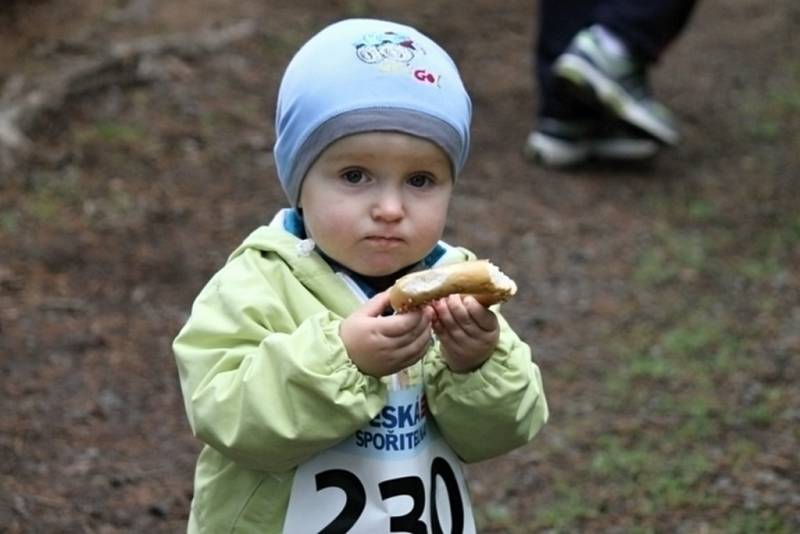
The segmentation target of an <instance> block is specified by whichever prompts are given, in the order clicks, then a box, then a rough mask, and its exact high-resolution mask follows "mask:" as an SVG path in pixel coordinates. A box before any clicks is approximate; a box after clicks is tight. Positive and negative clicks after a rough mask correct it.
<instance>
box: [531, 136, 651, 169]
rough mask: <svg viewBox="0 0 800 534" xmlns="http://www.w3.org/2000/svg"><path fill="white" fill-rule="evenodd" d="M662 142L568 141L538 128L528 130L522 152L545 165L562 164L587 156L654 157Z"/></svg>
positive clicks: (639, 140)
mask: <svg viewBox="0 0 800 534" xmlns="http://www.w3.org/2000/svg"><path fill="white" fill-rule="evenodd" d="M660 148H661V146H660V145H659V144H658V143H657V142H656V141H653V140H650V139H625V138H609V139H595V140H588V141H582V142H574V141H573V142H569V141H563V140H561V139H558V138H557V137H552V136H549V135H546V134H543V133H541V132H531V134H530V135H529V136H528V139H527V142H526V143H525V148H524V151H525V155H526V156H527V157H529V158H531V159H534V160H536V161H538V162H540V163H541V164H542V165H544V166H546V167H552V168H562V167H571V166H575V165H578V164H580V163H584V162H586V161H588V160H590V159H593V158H594V159H598V160H614V161H627V162H635V161H645V160H648V159H651V158H653V157H655V155H656V154H658V151H659V150H660Z"/></svg>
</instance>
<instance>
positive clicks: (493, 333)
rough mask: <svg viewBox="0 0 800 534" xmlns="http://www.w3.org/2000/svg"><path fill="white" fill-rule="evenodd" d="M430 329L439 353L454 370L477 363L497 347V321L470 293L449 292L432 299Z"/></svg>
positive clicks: (469, 368) (479, 363)
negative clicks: (434, 299)
mask: <svg viewBox="0 0 800 534" xmlns="http://www.w3.org/2000/svg"><path fill="white" fill-rule="evenodd" d="M431 307H432V308H433V310H434V311H435V312H436V316H435V318H434V321H433V331H434V332H436V336H437V337H438V338H439V342H440V343H441V344H442V357H443V358H444V360H445V362H447V366H448V367H449V368H450V369H451V370H452V371H453V372H455V373H467V372H469V371H473V370H475V369H477V368H478V367H480V366H481V365H482V364H483V362H485V361H486V360H488V359H489V356H491V355H492V352H494V349H495V347H497V341H498V340H499V339H500V325H499V323H498V321H497V316H495V314H494V312H492V311H491V310H489V309H488V308H485V307H484V306H483V305H481V303H479V302H478V301H477V300H475V298H474V297H471V296H462V295H450V296H449V297H446V298H443V299H441V300H438V301H436V302H434V303H433V304H432V305H431Z"/></svg>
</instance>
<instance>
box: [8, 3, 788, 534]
mask: <svg viewBox="0 0 800 534" xmlns="http://www.w3.org/2000/svg"><path fill="white" fill-rule="evenodd" d="M534 15H535V14H534V3H533V2H521V1H511V2H505V3H500V4H498V3H497V2H494V1H492V2H490V1H487V0H477V1H474V2H466V3H465V2H456V1H449V0H428V1H424V2H423V1H417V0H410V1H408V2H398V3H393V4H392V5H390V6H381V3H380V2H373V1H368V0H359V1H355V0H347V1H328V2H321V1H312V0H297V1H295V2H291V3H290V2H285V3H284V2H271V1H266V2H265V1H260V2H257V1H253V0H226V1H224V2H223V1H221V0H196V1H194V2H185V1H180V0H162V1H160V2H154V1H150V0H115V1H110V2H109V1H107V2H103V1H100V0H83V1H80V2H78V1H77V0H60V1H58V0H38V1H31V2H22V1H18V2H10V3H6V4H3V6H0V110H2V109H3V107H2V106H3V105H8V104H9V103H13V102H14V101H15V99H20V98H22V97H23V96H24V95H25V94H29V93H30V92H31V91H33V90H35V89H36V88H37V87H43V86H46V85H47V84H49V83H52V80H53V79H57V78H58V75H59V74H60V73H64V72H69V69H70V68H72V67H73V66H74V65H76V64H78V62H80V61H85V60H87V59H92V58H95V59H96V58H102V57H105V55H106V54H107V53H108V50H109V49H110V47H111V45H114V44H118V43H125V42H131V41H133V40H135V39H138V38H142V37H151V36H162V37H163V36H165V35H173V34H175V35H179V36H180V38H181V39H191V38H193V37H197V36H198V35H201V34H203V32H207V31H212V30H214V29H220V28H224V27H227V26H228V25H231V24H236V23H239V22H241V21H251V22H254V23H255V26H256V28H257V30H258V31H257V32H255V33H253V34H252V35H250V36H249V37H247V38H243V39H240V40H237V41H235V42H232V43H231V44H230V45H228V46H224V47H220V48H218V49H216V50H213V51H210V52H207V53H203V54H199V55H186V54H178V53H170V52H166V53H163V54H159V55H157V56H155V57H153V58H150V59H149V60H147V61H141V62H140V63H139V64H138V65H137V69H136V70H131V69H130V68H129V67H130V65H129V64H125V63H118V64H115V66H114V69H116V70H115V72H111V73H108V72H106V73H105V74H109V75H112V74H116V75H117V78H114V79H115V80H116V81H114V82H106V83H103V81H102V80H101V79H99V76H100V75H98V80H96V81H97V83H96V84H95V85H94V86H92V87H88V88H83V89H80V88H75V89H74V90H73V91H71V92H70V93H69V94H67V95H66V96H65V98H62V99H59V100H57V101H54V102H53V105H52V106H49V107H48V109H47V110H46V111H45V112H44V113H43V114H40V115H39V116H38V117H37V118H36V120H34V121H33V122H32V123H31V124H30V125H28V127H27V128H26V133H27V135H28V137H29V138H30V140H31V143H32V144H31V148H30V150H29V151H28V153H27V155H25V156H22V155H20V156H18V157H17V158H16V160H15V161H16V166H15V167H14V168H11V167H7V168H5V169H4V170H3V171H0V172H2V175H0V405H1V406H2V410H0V532H8V533H23V532H24V533H45V532H59V533H61V532H70V533H71V532H89V533H104V534H110V533H115V532H148V533H157V532H164V533H173V532H180V531H182V530H183V529H184V528H185V521H186V518H187V514H188V507H189V502H190V499H191V494H192V484H191V477H192V472H193V466H194V461H195V457H196V454H197V452H198V450H199V444H198V442H197V441H196V440H195V439H194V438H193V437H192V435H191V432H190V430H189V428H188V425H187V422H186V419H185V416H184V412H183V407H182V401H181V399H180V394H179V388H178V382H177V373H176V369H175V365H174V362H173V359H172V355H171V352H170V342H171V340H172V338H173V337H174V335H175V333H176V332H177V330H178V328H179V327H180V326H181V324H182V323H183V321H184V320H185V318H186V316H187V313H188V311H189V307H190V305H191V302H192V299H193V298H194V296H195V295H196V294H197V292H198V291H199V289H200V288H201V287H202V285H203V284H204V283H205V281H206V280H207V279H208V277H209V276H210V275H211V274H212V273H213V272H214V271H215V270H216V269H217V268H218V267H219V266H220V265H221V264H222V263H223V262H224V260H225V258H226V256H227V254H228V253H229V252H230V251H231V250H232V249H233V248H234V247H235V246H236V245H237V244H238V243H239V241H240V239H242V238H243V236H244V235H246V234H247V233H249V231H250V230H251V229H252V228H254V227H255V226H257V225H259V224H262V223H264V222H266V221H267V220H268V219H269V218H270V217H271V215H272V214H273V212H274V211H275V210H276V209H278V208H279V207H282V206H283V204H284V198H283V194H282V192H281V190H280V188H279V187H278V186H277V184H276V179H275V172H274V167H273V163H272V158H271V153H270V149H271V146H272V143H273V141H274V132H273V129H272V121H273V119H274V104H275V93H276V88H277V83H278V79H279V76H280V74H281V72H282V69H283V68H284V67H285V65H286V63H287V62H288V60H289V58H290V57H291V54H292V53H293V51H294V50H295V49H296V48H297V46H298V45H299V44H300V43H302V41H303V40H304V39H306V38H307V37H308V36H309V35H311V34H312V33H313V32H315V31H316V30H318V29H319V28H320V27H322V26H323V25H324V24H326V23H328V22H330V21H333V20H335V19H338V18H342V17H348V16H374V17H381V18H392V19H396V20H400V21H403V22H408V23H411V24H413V25H415V26H417V27H419V28H420V29H422V30H423V31H425V32H426V33H428V34H430V35H432V36H433V37H434V38H436V39H437V40H439V41H440V42H442V43H443V44H444V46H445V48H447V49H448V50H450V51H451V53H452V54H453V56H454V57H455V59H456V61H457V62H458V64H459V65H460V67H461V69H462V72H463V75H464V78H465V81H466V83H467V86H468V87H469V88H470V90H471V93H472V95H473V102H474V106H475V116H474V128H473V135H474V139H473V143H474V144H473V147H474V148H473V152H472V155H471V157H470V161H469V162H468V165H467V170H466V172H465V173H464V174H463V176H462V179H461V181H460V183H459V184H458V187H457V192H456V196H455V199H454V205H453V208H452V212H451V219H450V223H449V225H448V228H447V236H446V238H447V239H448V241H450V242H457V243H460V244H463V245H465V246H468V247H469V248H471V249H473V250H475V251H476V252H478V253H479V255H481V256H485V257H490V258H492V259H493V260H494V261H495V262H496V263H498V264H499V265H501V266H502V267H503V269H504V270H505V271H507V272H508V273H509V274H510V275H511V276H512V277H514V278H515V279H516V280H517V282H518V284H519V286H520V293H519V295H518V296H517V297H516V298H515V299H514V300H513V301H511V302H510V303H509V304H508V305H507V306H506V308H505V312H506V315H507V317H508V318H509V320H510V321H511V323H512V324H513V325H514V326H515V327H516V328H517V329H518V330H519V331H520V332H521V333H522V335H523V336H524V337H525V338H526V339H528V340H529V341H530V343H531V344H532V345H533V346H534V348H535V358H536V360H537V362H538V363H539V364H540V366H541V368H542V372H543V375H544V379H545V387H546V391H547V394H548V399H549V402H550V406H551V412H552V413H551V420H550V423H549V424H548V425H547V427H546V429H545V430H544V431H543V432H542V433H541V434H540V435H539V436H538V437H537V439H536V440H535V441H534V442H533V443H531V444H530V445H529V446H527V447H525V448H523V449H520V450H518V451H515V452H513V453H511V454H509V455H507V456H504V457H503V458H498V459H496V460H491V461H488V462H484V463H482V464H479V465H475V466H470V468H469V477H470V480H471V487H472V493H473V497H474V500H475V503H476V507H477V508H476V514H477V517H478V519H479V522H480V526H481V531H482V532H495V533H504V532H512V533H515V532H516V533H526V532H686V533H706V532H726V533H727V532H741V533H749V532H787V533H788V532H797V531H800V453H799V452H798V451H799V450H800V447H799V445H800V430H798V428H800V392H799V391H798V389H797V383H798V379H800V361H798V360H799V359H800V358H798V356H800V269H798V264H800V207H799V206H800V176H798V175H799V174H800V150H799V149H800V59H798V58H800V39H798V38H797V30H798V28H800V4H798V3H797V2H796V0H773V1H772V2H763V1H762V0H739V1H737V2H704V3H702V4H701V6H700V7H699V9H698V11H697V13H696V16H695V17H694V19H693V21H692V23H691V25H690V26H689V28H688V30H687V31H686V33H685V35H684V36H683V37H682V38H681V39H680V40H679V41H678V42H677V43H676V44H675V46H674V47H673V49H672V50H670V53H669V54H668V55H667V56H666V57H665V59H664V61H663V62H662V63H661V64H660V65H658V67H657V68H656V70H655V71H654V72H653V84H654V87H655V88H656V91H657V94H658V96H659V98H660V99H661V100H663V101H664V102H665V103H667V104H668V105H669V106H670V107H672V108H673V109H674V110H675V111H676V114H677V116H678V118H679V120H680V122H681V125H682V131H683V134H684V138H683V142H682V143H681V144H680V145H679V146H677V147H676V148H673V149H670V150H668V151H665V152H664V153H663V154H661V155H660V156H659V157H658V158H657V159H656V160H655V161H654V162H652V164H650V165H646V166H635V167H623V168H620V167H611V166H602V167H584V168H581V169H576V170H574V171H570V172H555V171H548V170H544V169H542V168H540V167H537V166H535V165H533V164H531V163H529V162H527V161H525V160H524V159H523V157H522V154H521V145H522V143H523V141H524V139H525V137H526V135H527V133H528V131H529V130H530V128H531V127H532V125H533V114H534V109H535V103H536V102H535V94H534V91H533V84H532V77H531V75H530V71H531V55H530V48H531V42H532V39H533V35H534V31H535V30H534V28H535V17H534ZM125 69H128V70H125ZM148 69H149V70H148ZM145 74H147V75H145Z"/></svg>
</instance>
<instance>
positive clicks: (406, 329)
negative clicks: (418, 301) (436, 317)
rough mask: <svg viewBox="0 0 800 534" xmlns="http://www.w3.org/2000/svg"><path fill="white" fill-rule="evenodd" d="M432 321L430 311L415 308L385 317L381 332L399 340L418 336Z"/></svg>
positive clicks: (402, 340)
mask: <svg viewBox="0 0 800 534" xmlns="http://www.w3.org/2000/svg"><path fill="white" fill-rule="evenodd" d="M430 323H431V314H430V312H427V313H426V312H425V311H424V310H414V311H410V312H406V313H400V314H397V315H392V316H391V317H384V318H383V320H382V324H381V333H382V334H383V335H384V336H386V337H388V338H392V339H393V340H394V341H397V342H404V341H408V340H409V339H413V338H416V337H417V336H419V335H420V333H421V332H422V331H423V330H424V329H425V328H426V327H427V326H428V325H430Z"/></svg>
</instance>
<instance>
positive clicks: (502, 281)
mask: <svg viewBox="0 0 800 534" xmlns="http://www.w3.org/2000/svg"><path fill="white" fill-rule="evenodd" d="M516 292H517V284H515V283H514V281H513V280H511V278H509V277H508V276H506V275H505V274H503V273H502V272H501V271H500V269H498V268H497V266H496V265H494V264H492V263H491V262H490V261H488V260H474V261H466V262H462V263H454V264H452V265H445V266H442V267H435V268H433V269H428V270H425V271H417V272H414V273H410V274H407V275H405V276H403V277H401V278H399V279H398V280H397V281H396V282H395V284H394V286H392V288H391V289H390V291H389V299H390V302H391V304H392V308H394V309H395V311H398V312H404V311H408V310H411V309H413V308H416V307H418V306H422V305H423V304H427V303H429V302H433V301H435V300H438V299H440V298H443V297H446V296H448V295H452V294H454V293H458V294H464V295H472V296H473V297H475V298H476V299H477V300H478V302H480V303H481V304H483V305H484V306H491V305H492V304H496V303H498V302H502V301H504V300H508V299H509V298H510V297H511V296H512V295H514V294H515V293H516Z"/></svg>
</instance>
